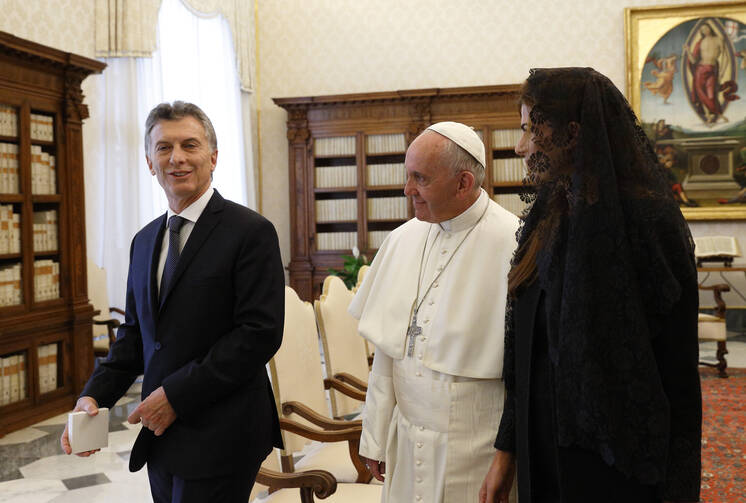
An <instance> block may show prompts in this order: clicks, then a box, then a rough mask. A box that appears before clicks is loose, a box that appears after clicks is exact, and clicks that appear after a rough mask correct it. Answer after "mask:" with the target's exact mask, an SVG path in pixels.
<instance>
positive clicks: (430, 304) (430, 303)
mask: <svg viewBox="0 0 746 503" xmlns="http://www.w3.org/2000/svg"><path fill="white" fill-rule="evenodd" d="M433 304H435V301H434V300H430V301H429V302H428V303H427V305H428V306H432V305H433Z"/></svg>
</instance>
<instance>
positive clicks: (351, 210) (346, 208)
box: [316, 199, 357, 222]
mask: <svg viewBox="0 0 746 503" xmlns="http://www.w3.org/2000/svg"><path fill="white" fill-rule="evenodd" d="M354 220H357V199H322V200H317V201H316V222H343V221H354Z"/></svg>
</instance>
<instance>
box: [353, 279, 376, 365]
mask: <svg viewBox="0 0 746 503" xmlns="http://www.w3.org/2000/svg"><path fill="white" fill-rule="evenodd" d="M368 269H370V266H369V265H364V266H361V267H360V269H358V271H357V284H355V288H353V289H352V292H353V293H357V291H358V290H359V289H360V285H362V284H363V280H364V279H365V275H366V274H367V273H368ZM363 340H364V341H365V355H366V356H367V357H368V359H370V357H372V356H373V345H372V344H371V343H370V342H368V339H363Z"/></svg>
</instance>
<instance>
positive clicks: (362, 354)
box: [314, 276, 368, 417]
mask: <svg viewBox="0 0 746 503" xmlns="http://www.w3.org/2000/svg"><path fill="white" fill-rule="evenodd" d="M353 296H354V294H353V293H352V292H351V291H349V290H348V289H347V287H346V286H345V284H344V282H343V281H342V280H341V279H339V278H338V277H337V276H327V278H326V279H325V280H324V286H323V289H322V293H321V297H320V298H319V300H317V301H316V302H314V309H315V311H316V320H317V322H318V324H319V333H320V334H321V341H322V345H323V347H324V364H325V365H326V374H327V376H328V377H332V376H333V375H334V374H336V373H338V372H347V373H348V374H352V375H353V376H355V377H357V378H358V379H361V380H363V381H364V382H367V381H368V358H367V351H366V348H365V340H364V339H363V338H362V337H360V335H359V334H358V332H357V324H358V322H357V320H356V319H355V318H353V317H352V316H351V315H350V314H349V313H348V312H347V307H348V306H349V305H350V301H352V297H353ZM330 395H331V403H332V414H333V415H334V416H335V417H341V416H345V415H348V414H352V413H354V412H358V411H359V410H360V408H361V407H362V403H361V402H359V401H357V400H355V399H353V398H350V397H347V396H345V395H343V394H341V393H339V392H338V391H336V390H332V391H331V392H330Z"/></svg>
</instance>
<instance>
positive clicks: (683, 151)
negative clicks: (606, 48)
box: [624, 1, 746, 220]
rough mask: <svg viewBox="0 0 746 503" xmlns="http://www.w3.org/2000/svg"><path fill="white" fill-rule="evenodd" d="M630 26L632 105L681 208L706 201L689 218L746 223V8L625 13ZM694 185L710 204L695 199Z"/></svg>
mask: <svg viewBox="0 0 746 503" xmlns="http://www.w3.org/2000/svg"><path fill="white" fill-rule="evenodd" d="M704 25H707V26H704ZM624 28H625V35H626V83H627V97H628V99H629V102H630V105H631V106H632V109H633V110H634V112H635V114H636V115H637V117H638V118H639V119H640V122H641V123H642V124H643V127H644V128H645V129H646V133H648V135H649V136H652V137H651V139H652V140H653V141H654V144H655V145H656V152H657V153H658V155H659V158H660V159H661V161H662V163H663V164H664V165H666V166H667V167H669V168H671V170H670V173H671V178H672V186H673V187H674V188H675V189H676V190H678V191H679V192H677V197H680V201H682V204H698V203H697V201H699V206H698V207H686V206H682V213H683V214H684V216H685V217H686V219H687V220H746V114H744V113H743V111H744V110H746V2H744V1H738V2H713V3H698V4H688V5H677V6H656V7H631V8H626V9H625V13H624ZM707 37H711V40H712V41H710V42H704V39H705V38H707ZM739 37H743V40H742V39H741V38H739ZM708 43H709V46H708V45H707V44H708ZM700 46H701V47H700ZM741 51H743V53H742V52H741ZM713 54H715V56H712V55H713ZM707 58H710V59H709V60H708V59H707ZM711 60H712V61H711ZM710 62H714V64H709V65H708V64H706V63H710ZM742 67H743V68H742ZM708 69H709V70H708ZM713 69H714V70H713ZM708 79H709V80H708ZM713 81H714V82H715V83H714V85H713V84H712V82H713ZM733 83H735V85H736V86H737V87H738V89H737V92H730V94H728V90H724V89H725V87H727V85H728V84H733ZM713 88H714V89H715V90H714V94H713V91H712V89H713ZM708 90H709V91H708ZM731 91H732V88H731ZM708 93H709V94H708ZM739 95H740V96H739ZM731 100H732V101H731ZM731 115H732V116H733V117H731ZM735 116H737V117H738V118H736V117H735ZM669 117H670V118H671V119H670V120H669V119H667V118H669ZM741 119H743V120H741ZM736 121H737V122H736ZM742 123H743V131H741V129H740V126H741V124H742ZM659 126H660V127H659ZM661 131H665V132H667V133H668V136H663V134H662V133H661ZM659 133H660V134H659ZM698 144H699V145H698ZM703 145H707V146H706V147H705V146H703ZM707 148H712V149H715V150H712V151H707V150H703V149H707ZM718 149H719V150H718ZM713 159H714V160H713ZM706 161H707V162H706ZM667 162H668V164H667ZM692 180H694V181H692ZM677 182H678V183H677ZM687 186H689V187H693V188H696V189H693V190H692V192H694V193H695V194H697V193H698V194H702V195H703V196H702V197H703V198H702V199H697V200H695V199H694V198H690V197H688V196H687V192H686V187H687ZM739 189H740V190H739ZM719 190H722V193H723V194H724V196H723V197H716V196H717V195H718V191H719ZM681 194H683V196H682V195H681ZM734 194H735V195H734ZM713 198H715V199H713Z"/></svg>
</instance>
